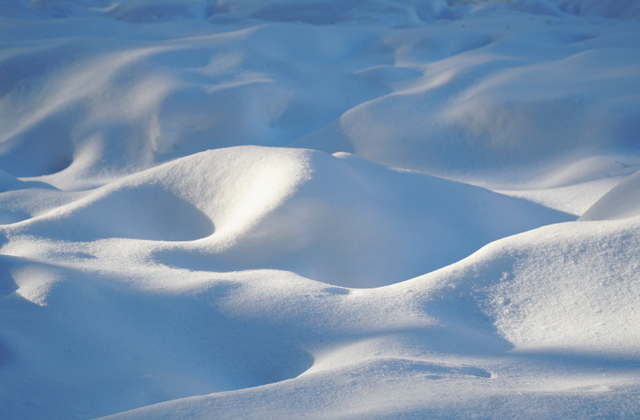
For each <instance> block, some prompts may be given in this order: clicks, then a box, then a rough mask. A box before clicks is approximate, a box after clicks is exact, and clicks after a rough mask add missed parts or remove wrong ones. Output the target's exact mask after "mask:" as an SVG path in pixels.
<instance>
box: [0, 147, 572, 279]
mask: <svg viewBox="0 0 640 420" xmlns="http://www.w3.org/2000/svg"><path fill="white" fill-rule="evenodd" d="M399 185H400V186H401V187H398V186H399ZM60 195H78V193H65V192H60ZM406 203H411V205H410V206H407V204H406ZM452 208H456V209H461V210H460V211H459V212H455V213H452V212H451V209H452ZM462 209H464V211H462ZM572 219H573V217H572V216H570V215H567V214H563V213H561V212H556V211H553V210H549V209H547V208H544V207H541V206H538V205H536V204H532V203H529V202H526V201H524V200H519V199H515V198H510V197H505V196H501V195H499V194H496V193H493V192H491V191H488V190H484V189H482V188H479V187H473V186H469V185H465V184H460V183H456V182H452V181H447V180H443V179H439V178H435V177H432V176H428V175H424V174H419V173H412V172H406V171H398V170H392V169H388V168H385V167H383V166H380V165H377V164H373V163H371V162H367V161H366V160H363V159H361V158H358V157H356V156H353V155H349V154H338V155H336V156H335V157H332V156H330V155H327V154H324V153H322V152H315V151H311V150H303V149H299V150H297V149H278V148H261V147H252V146H243V147H237V148H229V149H217V150H213V151H208V152H203V153H200V154H195V155H192V156H189V157H186V158H182V159H178V160H175V161H173V162H170V163H167V164H165V165H161V166H159V167H157V168H154V169H150V170H147V171H143V172H140V173H138V174H135V175H131V176H129V177H125V178H123V179H121V180H118V181H116V182H114V183H110V184H107V185H106V186H104V187H101V188H98V189H96V190H94V191H91V192H88V193H83V194H82V196H81V198H79V197H78V198H76V199H74V200H73V201H71V202H70V203H68V204H64V205H62V206H59V207H55V208H51V209H49V210H48V211H46V212H45V213H44V214H41V215H38V216H37V217H34V218H31V219H29V220H27V221H25V222H22V223H18V224H15V225H13V226H11V227H10V228H8V229H10V231H11V232H12V234H28V235H33V236H37V237H48V238H52V239H53V238H57V237H61V236H64V237H65V238H66V239H67V240H71V241H77V242H90V241H94V240H97V239H108V238H132V239H142V240H152V241H159V242H165V241H179V242H184V241H189V242H190V243H188V244H180V245H176V246H169V245H167V244H164V245H158V247H159V248H158V249H157V250H155V251H153V252H152V258H154V259H155V260H156V261H158V262H161V263H163V264H167V265H170V266H177V267H184V268H189V269H198V270H207V271H235V270H240V269H242V268H245V269H246V268H256V269H257V268H273V269H281V270H290V271H294V272H296V273H299V274H302V275H304V276H306V277H309V278H313V279H317V280H321V281H325V282H328V283H332V284H338V285H342V286H351V287H372V286H380V285H384V284H391V283H395V282H398V281H401V280H405V279H408V278H411V277H415V276H416V275H419V274H420V273H424V272H427V271H431V270H434V269H437V268H440V267H443V266H445V265H448V264H451V263H453V262H455V261H457V260H459V259H461V258H463V257H465V256H466V255H469V254H471V253H472V252H474V251H475V250H477V249H478V248H480V247H482V246H483V245H484V244H486V243H489V242H491V241H494V240H496V239H499V238H501V237H504V236H508V235H512V234H515V233H519V232H523V231H526V230H530V229H533V228H536V227H539V226H542V225H546V224H550V223H557V222H562V221H567V220H572ZM198 239H203V240H200V241H199V240H198Z"/></svg>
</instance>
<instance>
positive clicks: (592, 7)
mask: <svg viewBox="0 0 640 420" xmlns="http://www.w3.org/2000/svg"><path fill="white" fill-rule="evenodd" d="M555 1H556V3H559V6H560V8H561V9H562V10H564V11H566V12H568V13H574V14H578V15H585V16H602V17H606V18H612V19H634V20H640V2H638V1H637V0H615V1H611V0H555Z"/></svg>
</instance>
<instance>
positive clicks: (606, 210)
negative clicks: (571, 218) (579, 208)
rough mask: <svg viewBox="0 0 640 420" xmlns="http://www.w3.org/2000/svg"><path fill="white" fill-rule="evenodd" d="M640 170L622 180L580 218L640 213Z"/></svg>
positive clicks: (602, 218) (621, 217) (619, 217)
mask: <svg viewBox="0 0 640 420" xmlns="http://www.w3.org/2000/svg"><path fill="white" fill-rule="evenodd" d="M639 192H640V172H636V173H635V174H633V175H631V176H630V177H628V178H627V179H625V180H624V181H622V182H620V183H619V184H618V185H616V187H614V188H613V189H612V190H611V191H609V192H608V193H607V194H605V195H604V196H603V197H602V198H601V199H600V200H598V201H597V202H596V203H595V204H594V205H593V206H591V207H590V208H589V210H587V211H586V212H585V213H584V214H583V215H582V216H580V219H579V220H617V219H626V218H628V217H635V216H638V215H640V195H639Z"/></svg>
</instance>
